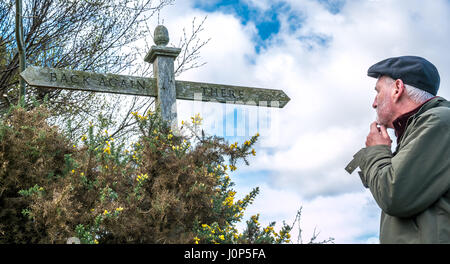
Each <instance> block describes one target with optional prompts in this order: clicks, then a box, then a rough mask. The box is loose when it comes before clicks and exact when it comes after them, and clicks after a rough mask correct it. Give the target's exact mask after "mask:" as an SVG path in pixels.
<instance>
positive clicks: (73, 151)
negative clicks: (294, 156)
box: [0, 107, 291, 243]
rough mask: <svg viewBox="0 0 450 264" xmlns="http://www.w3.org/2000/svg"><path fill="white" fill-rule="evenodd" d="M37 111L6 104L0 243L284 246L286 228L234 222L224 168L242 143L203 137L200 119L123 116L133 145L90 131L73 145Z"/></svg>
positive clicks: (235, 204)
mask: <svg viewBox="0 0 450 264" xmlns="http://www.w3.org/2000/svg"><path fill="white" fill-rule="evenodd" d="M47 114H48V112H47V110H46V109H45V108H43V107H38V108H36V109H34V110H31V111H28V112H27V111H25V110H24V109H22V108H14V109H12V111H10V113H9V114H8V115H7V117H6V119H5V120H4V121H3V122H2V123H1V126H0V139H1V142H0V184H1V185H0V206H1V207H0V210H1V211H0V220H1V221H0V223H1V225H0V243H65V242H66V241H67V239H68V238H69V237H78V238H79V239H80V241H81V242H82V243H286V242H289V238H290V235H289V231H290V229H291V228H290V227H289V226H287V225H284V226H283V227H282V229H281V231H280V232H278V233H277V232H275V231H274V225H275V223H271V224H270V225H269V226H267V227H262V226H261V225H260V224H259V223H258V217H259V216H252V217H251V219H250V220H249V221H247V228H246V230H245V231H244V232H243V233H239V231H238V230H237V229H236V224H237V223H239V222H240V221H242V219H243V213H244V211H245V209H246V208H247V206H248V205H249V204H251V203H252V201H253V200H254V199H255V197H256V195H257V194H258V191H259V190H258V188H255V189H254V190H253V191H251V192H250V193H249V194H248V195H247V196H245V197H244V198H243V199H241V200H236V198H235V197H236V192H235V191H234V190H233V189H232V186H233V183H232V182H231V180H230V177H229V174H228V173H229V171H234V170H236V169H237V162H238V161H239V160H243V161H244V162H245V163H246V164H248V157H249V156H252V155H255V154H256V153H255V150H254V149H253V148H252V146H253V145H254V144H255V143H256V141H257V139H258V136H259V135H255V136H253V137H251V138H250V139H249V140H248V141H246V142H245V143H244V144H241V145H239V144H238V143H237V142H236V143H233V144H231V145H230V144H229V143H228V142H226V141H225V140H224V139H223V138H219V137H216V136H206V135H205V134H204V133H203V131H202V130H201V129H200V125H201V121H202V120H201V118H200V116H198V115H197V116H194V117H192V119H191V122H189V123H188V122H183V125H182V127H181V128H180V131H172V130H171V128H170V127H168V125H167V123H165V122H163V121H162V120H161V118H160V116H159V114H158V113H155V112H148V113H145V114H144V115H140V114H138V113H133V116H134V118H135V119H136V120H137V121H138V122H137V126H136V129H137V130H138V131H139V132H140V136H139V138H137V140H136V141H134V142H129V139H126V138H122V139H119V138H117V139H114V138H112V137H111V135H109V133H108V130H107V127H105V126H103V125H100V126H94V125H90V126H89V127H88V128H86V131H85V134H84V135H83V136H82V137H81V138H80V140H79V142H80V144H79V145H76V144H75V143H74V142H70V141H69V140H68V139H67V138H66V137H64V136H63V133H61V132H59V131H58V129H57V127H51V126H49V125H48V124H47V122H46V117H47Z"/></svg>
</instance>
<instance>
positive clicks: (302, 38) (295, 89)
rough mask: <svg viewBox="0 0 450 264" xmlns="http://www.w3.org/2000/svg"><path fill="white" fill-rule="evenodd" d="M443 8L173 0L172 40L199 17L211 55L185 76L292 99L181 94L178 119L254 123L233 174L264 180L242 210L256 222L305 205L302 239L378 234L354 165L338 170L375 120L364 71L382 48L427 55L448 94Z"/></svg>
mask: <svg viewBox="0 0 450 264" xmlns="http://www.w3.org/2000/svg"><path fill="white" fill-rule="evenodd" d="M449 13H450V1H448V0H434V1H433V2H432V3H431V2H430V3H429V4H427V5H424V4H423V1H419V0H345V1H344V0H273V1H269V0H231V1H211V0H209V1H207V0H185V1H177V2H176V3H175V5H173V6H171V7H169V8H166V9H165V10H163V12H162V13H161V17H162V18H164V21H165V25H166V27H167V28H168V29H169V32H170V34H171V38H172V39H175V40H176V39H179V36H181V34H182V32H183V31H182V29H183V27H185V28H187V29H189V28H190V27H191V23H192V20H193V18H194V17H196V18H201V17H205V16H207V17H208V18H207V20H206V23H205V30H204V31H203V32H202V33H201V36H200V37H201V38H204V39H207V38H211V41H210V42H209V43H208V45H207V46H205V47H204V48H203V49H202V50H201V58H200V59H201V60H202V61H204V62H206V63H207V64H206V65H205V66H203V67H201V68H198V69H194V70H190V71H187V72H185V73H183V74H181V75H180V76H179V79H180V80H187V81H199V82H213V83H223V84H230V85H240V86H250V87H264V88H272V89H282V90H283V91H284V92H285V93H286V94H287V95H288V96H289V97H290V98H291V101H290V102H289V103H288V104H287V105H286V107H284V108H283V109H262V108H258V109H256V108H255V107H250V106H248V107H245V106H242V107H241V106H233V105H226V106H224V105H219V104H208V103H200V102H194V103H193V102H183V101H179V102H177V104H178V105H177V109H178V114H179V118H180V120H189V117H190V116H192V115H194V114H196V113H200V114H201V115H202V116H203V118H204V120H205V123H204V129H205V130H206V131H207V132H208V133H210V134H216V135H218V136H224V137H225V138H227V139H228V140H229V141H230V142H234V141H238V142H240V143H243V142H244V141H245V140H247V139H248V137H249V136H251V135H254V134H256V133H257V132H258V133H260V135H261V137H260V140H259V141H258V143H257V144H256V146H255V149H256V153H257V155H256V156H255V157H251V158H250V160H249V161H250V166H245V165H243V164H240V165H239V166H238V170H237V171H235V172H233V173H232V174H231V177H232V180H233V181H234V182H235V183H236V185H235V189H236V191H237V195H241V196H245V195H246V194H247V193H248V192H249V191H250V190H251V189H252V188H254V187H257V186H258V187H260V194H259V195H258V196H257V197H256V200H255V202H254V204H253V205H251V206H250V207H249V208H248V210H247V213H246V215H245V217H246V218H248V217H250V216H251V215H253V214H256V213H260V214H261V215H260V220H261V221H260V222H261V223H263V224H268V223H270V222H271V221H277V225H278V226H279V225H281V223H282V221H283V220H285V221H286V222H288V223H289V222H291V221H293V219H294V217H295V214H296V212H297V210H298V209H299V208H300V207H302V208H303V211H302V212H303V213H302V221H301V228H302V230H303V233H302V234H304V240H307V239H308V237H310V236H311V235H312V233H313V231H314V229H316V230H317V231H320V235H319V240H323V239H327V238H328V237H334V238H335V242H336V243H374V242H377V240H378V232H379V217H380V210H379V208H378V206H377V205H376V203H375V201H374V199H373V197H372V195H371V193H370V191H368V190H367V189H365V188H364V187H363V186H362V184H361V182H360V179H359V177H358V176H357V174H356V173H354V174H352V175H348V174H347V173H346V172H345V171H344V167H345V166H346V164H347V163H348V162H349V161H350V159H351V158H352V156H353V154H354V153H355V152H357V151H358V150H359V149H360V148H361V147H363V146H364V142H365V138H366V136H367V133H368V131H369V125H370V123H371V122H372V121H374V118H375V112H374V111H373V109H372V108H371V103H372V101H373V97H374V95H375V94H374V90H373V87H374V85H375V80H374V79H372V78H369V77H367V69H368V68H369V67H370V66H371V65H372V64H374V63H376V62H378V61H380V60H382V59H385V58H387V57H393V56H400V55H418V56H422V57H425V58H427V59H428V60H430V61H431V62H433V63H434V64H435V65H436V67H437V68H438V70H439V72H440V74H441V90H440V91H439V93H438V95H441V96H443V97H445V98H447V99H448V98H450V91H449V89H448V87H449V86H450V83H449V82H450V80H449V77H448V76H450V63H449V62H450V53H449V52H448V47H449V46H450V23H449V19H448V14H449ZM246 115H249V116H251V117H249V118H246V117H245V116H246ZM250 119H251V120H250ZM247 121H248V122H247ZM212 124H215V125H212ZM224 126H225V129H224ZM224 131H225V132H224ZM388 132H389V133H390V135H391V137H392V138H394V135H393V133H392V131H388ZM394 142H395V140H394ZM293 237H296V234H295V233H294V234H293Z"/></svg>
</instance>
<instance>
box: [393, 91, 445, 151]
mask: <svg viewBox="0 0 450 264" xmlns="http://www.w3.org/2000/svg"><path fill="white" fill-rule="evenodd" d="M442 101H446V100H445V99H444V98H442V97H439V96H435V97H433V98H430V99H428V100H427V101H425V102H424V103H423V104H421V105H420V106H418V107H417V108H415V109H413V110H412V111H410V112H408V113H405V114H403V115H401V116H399V117H398V118H397V119H395V120H394V122H392V124H393V125H394V130H395V136H396V137H397V143H398V142H400V140H401V138H402V136H403V134H404V133H405V131H406V127H407V126H408V121H409V119H410V118H411V117H412V116H415V115H416V114H417V115H420V114H422V113H423V112H425V111H427V110H429V109H431V108H433V107H436V106H438V105H439V104H440V103H441V102H442Z"/></svg>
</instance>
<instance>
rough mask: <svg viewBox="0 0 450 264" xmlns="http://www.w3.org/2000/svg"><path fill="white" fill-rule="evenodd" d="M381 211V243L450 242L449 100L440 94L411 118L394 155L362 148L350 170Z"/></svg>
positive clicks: (386, 148)
mask: <svg viewBox="0 0 450 264" xmlns="http://www.w3.org/2000/svg"><path fill="white" fill-rule="evenodd" d="M358 165H359V167H360V168H361V171H360V172H359V175H360V177H361V180H362V182H363V184H364V186H365V187H366V188H370V191H371V193H372V195H373V197H374V198H375V200H376V202H377V204H378V205H379V206H380V208H381V209H382V213H381V224H380V242H381V243H450V102H449V101H446V100H445V99H443V98H441V97H436V98H433V99H431V100H430V101H428V102H426V103H425V104H424V105H423V106H422V107H421V108H420V110H419V111H418V112H417V113H416V114H414V115H413V116H411V117H410V118H409V119H408V123H407V128H406V130H405V132H404V134H403V136H402V137H401V140H400V142H398V145H397V149H396V151H395V153H394V154H393V153H392V152H391V148H390V147H389V146H385V145H378V146H372V147H367V148H363V149H361V150H360V151H359V152H358V153H357V154H355V156H354V160H353V161H352V162H350V164H349V165H348V166H347V168H346V170H347V171H348V172H349V173H351V172H353V170H354V169H355V168H356V167H357V166H358Z"/></svg>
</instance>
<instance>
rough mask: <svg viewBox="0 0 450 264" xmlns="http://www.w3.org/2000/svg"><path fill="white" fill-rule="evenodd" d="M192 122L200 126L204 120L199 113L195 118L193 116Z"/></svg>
mask: <svg viewBox="0 0 450 264" xmlns="http://www.w3.org/2000/svg"><path fill="white" fill-rule="evenodd" d="M191 120H192V124H194V125H200V124H201V123H202V120H203V118H201V117H200V113H198V114H196V115H195V116H192V117H191Z"/></svg>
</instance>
